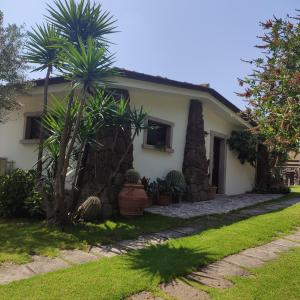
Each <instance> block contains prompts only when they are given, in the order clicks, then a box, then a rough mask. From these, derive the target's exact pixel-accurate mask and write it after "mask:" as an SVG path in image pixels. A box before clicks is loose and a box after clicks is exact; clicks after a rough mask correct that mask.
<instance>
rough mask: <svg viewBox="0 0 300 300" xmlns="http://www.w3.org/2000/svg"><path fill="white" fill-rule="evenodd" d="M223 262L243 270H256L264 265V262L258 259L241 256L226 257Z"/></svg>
mask: <svg viewBox="0 0 300 300" xmlns="http://www.w3.org/2000/svg"><path fill="white" fill-rule="evenodd" d="M224 261H226V262H229V263H232V264H234V265H238V266H241V267H244V268H257V267H260V266H262V265H263V264H264V262H263V261H262V260H260V259H258V258H255V257H249V256H245V255H242V254H234V255H230V256H227V257H225V258H224Z"/></svg>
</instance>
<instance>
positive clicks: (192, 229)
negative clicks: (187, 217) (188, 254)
mask: <svg viewBox="0 0 300 300" xmlns="http://www.w3.org/2000/svg"><path fill="white" fill-rule="evenodd" d="M174 231H176V232H179V233H182V234H184V235H192V234H196V233H198V232H199V229H198V227H197V226H184V227H177V228H175V229H174Z"/></svg>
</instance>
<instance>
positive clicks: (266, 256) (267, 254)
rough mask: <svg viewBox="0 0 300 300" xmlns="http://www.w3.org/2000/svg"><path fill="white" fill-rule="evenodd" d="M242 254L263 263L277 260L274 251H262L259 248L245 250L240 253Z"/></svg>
mask: <svg viewBox="0 0 300 300" xmlns="http://www.w3.org/2000/svg"><path fill="white" fill-rule="evenodd" d="M240 254H242V255H246V256H250V257H254V258H258V259H260V260H263V261H270V260H274V259H276V258H277V255H276V253H274V252H272V251H267V250H264V249H261V248H259V247H257V248H251V249H247V250H244V251H242V252H240Z"/></svg>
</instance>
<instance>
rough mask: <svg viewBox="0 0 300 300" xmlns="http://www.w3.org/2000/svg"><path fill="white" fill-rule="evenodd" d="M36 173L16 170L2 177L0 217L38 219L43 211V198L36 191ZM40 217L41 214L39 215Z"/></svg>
mask: <svg viewBox="0 0 300 300" xmlns="http://www.w3.org/2000/svg"><path fill="white" fill-rule="evenodd" d="M34 184H35V171H34V170H30V171H24V170H21V169H16V170H14V171H13V172H12V173H10V174H9V175H4V176H1V177H0V216H1V217H5V218H23V217H36V216H37V214H36V213H37V211H41V210H42V209H41V201H42V200H41V197H40V196H39V194H38V192H37V191H35V188H34ZM38 215H40V213H38Z"/></svg>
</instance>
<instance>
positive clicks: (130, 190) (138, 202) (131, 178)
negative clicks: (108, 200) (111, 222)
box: [118, 169, 148, 217]
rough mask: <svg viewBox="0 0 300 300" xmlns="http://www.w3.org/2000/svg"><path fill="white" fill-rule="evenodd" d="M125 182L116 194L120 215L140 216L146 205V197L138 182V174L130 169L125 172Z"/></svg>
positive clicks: (142, 187)
mask: <svg viewBox="0 0 300 300" xmlns="http://www.w3.org/2000/svg"><path fill="white" fill-rule="evenodd" d="M125 182H126V183H125V184H124V186H123V188H122V190H121V192H120V194H119V196H118V202H119V209H120V214H121V215H122V216H126V217H129V216H141V215H143V213H144V208H145V207H146V205H147V202H148V197H147V194H146V192H145V190H144V186H143V185H142V184H141V183H139V182H140V174H139V173H138V172H137V171H136V170H134V169H130V170H128V171H127V172H126V173H125Z"/></svg>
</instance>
